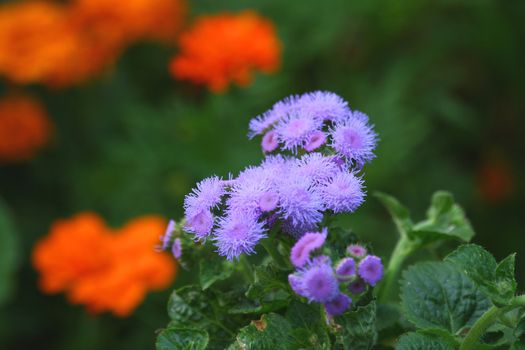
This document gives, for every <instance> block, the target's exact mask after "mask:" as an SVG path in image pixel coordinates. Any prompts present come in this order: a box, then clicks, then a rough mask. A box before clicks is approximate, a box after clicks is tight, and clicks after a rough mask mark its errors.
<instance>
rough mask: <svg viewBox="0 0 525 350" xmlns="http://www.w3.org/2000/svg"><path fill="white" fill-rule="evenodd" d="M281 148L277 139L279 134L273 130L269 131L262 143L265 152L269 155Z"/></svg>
mask: <svg viewBox="0 0 525 350" xmlns="http://www.w3.org/2000/svg"><path fill="white" fill-rule="evenodd" d="M278 146H279V140H278V138H277V133H276V132H275V131H273V130H271V131H268V132H267V133H266V134H264V136H263V138H262V141H261V147H262V150H263V152H265V153H269V152H272V151H274V150H275V149H276V148H277V147H278Z"/></svg>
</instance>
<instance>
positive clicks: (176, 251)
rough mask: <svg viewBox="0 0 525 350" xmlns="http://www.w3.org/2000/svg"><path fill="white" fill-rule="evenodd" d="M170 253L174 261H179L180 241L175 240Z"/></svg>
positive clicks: (180, 253)
mask: <svg viewBox="0 0 525 350" xmlns="http://www.w3.org/2000/svg"><path fill="white" fill-rule="evenodd" d="M171 252H172V253H173V256H174V257H175V259H177V260H179V259H180V258H181V256H182V241H181V240H180V238H175V241H174V242H173V245H172V246H171Z"/></svg>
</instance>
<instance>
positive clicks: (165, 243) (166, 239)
mask: <svg viewBox="0 0 525 350" xmlns="http://www.w3.org/2000/svg"><path fill="white" fill-rule="evenodd" d="M174 231H175V221H173V220H170V222H169V223H168V227H166V232H164V235H163V236H162V246H161V249H162V250H166V249H168V247H169V245H170V241H171V237H172V235H173V232H174Z"/></svg>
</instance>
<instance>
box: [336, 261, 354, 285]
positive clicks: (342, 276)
mask: <svg viewBox="0 0 525 350" xmlns="http://www.w3.org/2000/svg"><path fill="white" fill-rule="evenodd" d="M335 273H336V274H337V278H338V279H339V280H347V279H348V278H350V277H352V276H354V275H355V261H354V259H352V258H344V259H342V260H341V261H340V262H339V263H338V264H337V267H336V268H335Z"/></svg>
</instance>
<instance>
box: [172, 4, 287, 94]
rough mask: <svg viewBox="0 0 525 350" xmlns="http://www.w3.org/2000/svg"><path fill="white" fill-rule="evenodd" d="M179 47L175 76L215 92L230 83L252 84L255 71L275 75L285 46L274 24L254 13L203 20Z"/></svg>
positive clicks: (181, 38) (185, 36)
mask: <svg viewBox="0 0 525 350" xmlns="http://www.w3.org/2000/svg"><path fill="white" fill-rule="evenodd" d="M179 44H180V48H181V52H180V53H179V55H177V56H176V57H175V58H174V59H173V61H172V62H171V66H170V71H171V73H172V74H173V76H174V77H175V78H178V79H186V80H191V81H192V82H194V83H196V84H204V85H207V86H208V88H209V89H211V90H212V91H215V92H221V91H224V90H226V89H227V87H228V84H229V83H230V82H235V83H237V84H239V85H247V84H249V83H250V82H251V79H252V78H251V76H252V71H253V70H256V69H259V70H261V71H262V72H265V73H272V72H274V71H275V70H277V68H278V66H279V60H280V52H281V44H280V42H279V40H278V38H277V36H276V33H275V29H274V26H273V24H272V22H270V21H269V20H266V19H264V18H262V17H261V16H259V15H257V14H256V13H254V12H251V11H245V12H241V13H239V14H227V13H226V14H220V15H215V16H203V17H201V18H200V19H198V20H197V21H196V23H195V24H194V26H193V28H191V29H190V30H188V31H187V32H184V33H182V34H181V36H180V39H179Z"/></svg>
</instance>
